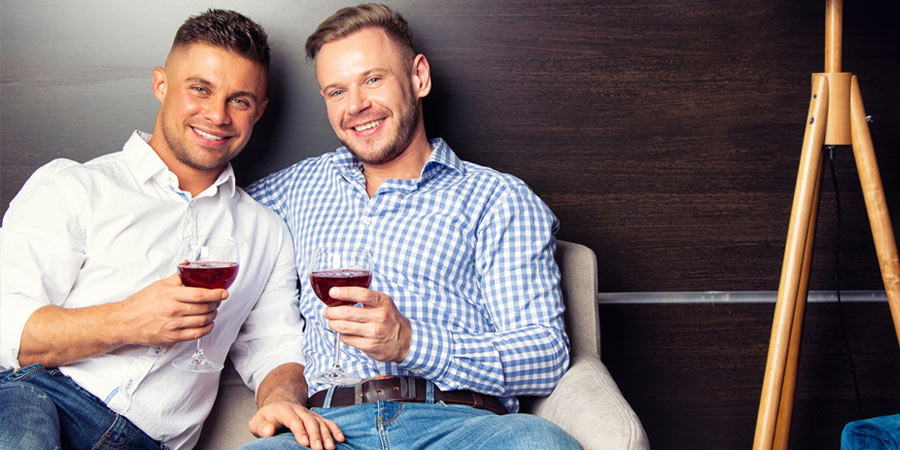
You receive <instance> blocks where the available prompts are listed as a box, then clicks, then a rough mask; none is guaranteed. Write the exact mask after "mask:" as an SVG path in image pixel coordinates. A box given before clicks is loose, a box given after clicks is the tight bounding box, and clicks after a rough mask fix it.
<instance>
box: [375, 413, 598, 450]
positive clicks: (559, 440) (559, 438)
mask: <svg viewBox="0 0 900 450" xmlns="http://www.w3.org/2000/svg"><path fill="white" fill-rule="evenodd" d="M396 425H397V426H396V428H395V429H393V430H391V432H390V434H389V438H390V439H391V441H392V443H399V442H400V441H402V442H403V445H402V446H398V447H397V448H428V449H442V448H458V449H481V450H490V449H498V450H528V449H535V450H538V449H549V448H552V449H558V450H566V449H580V448H581V446H580V445H579V444H578V442H577V441H575V439H574V438H572V437H571V436H570V435H569V434H568V433H566V432H565V431H564V430H563V429H562V428H560V427H559V426H557V425H556V424H554V423H552V422H550V421H548V420H546V419H543V418H540V417H538V416H534V415H531V414H505V415H497V414H494V413H492V412H490V411H485V410H481V409H476V408H472V407H468V406H461V405H444V404H434V405H425V404H407V405H405V407H404V411H403V414H402V415H401V419H400V420H398V421H396ZM392 426H393V424H392ZM417 442H418V444H417Z"/></svg>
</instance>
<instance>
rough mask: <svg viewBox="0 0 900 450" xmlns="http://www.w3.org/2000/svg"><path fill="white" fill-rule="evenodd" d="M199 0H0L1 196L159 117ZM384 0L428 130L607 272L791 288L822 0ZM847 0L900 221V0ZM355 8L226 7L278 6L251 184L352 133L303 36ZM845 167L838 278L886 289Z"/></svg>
mask: <svg viewBox="0 0 900 450" xmlns="http://www.w3.org/2000/svg"><path fill="white" fill-rule="evenodd" d="M202 3H203V2H201V3H196V2H179V1H175V0H162V1H159V2H156V3H155V5H157V7H154V8H151V9H150V10H148V11H144V12H142V14H141V15H140V17H137V16H135V15H134V13H133V11H132V9H133V7H132V6H131V5H130V4H128V3H127V2H114V1H98V0H93V1H84V2H63V1H59V0H43V1H39V2H18V1H14V0H3V14H2V15H0V20H2V27H0V33H2V40H0V41H2V46H3V52H2V56H0V57H2V64H0V71H2V84H0V94H2V105H0V112H2V121H0V127H2V128H0V131H2V133H0V149H2V153H0V158H2V173H0V174H2V177H0V178H2V185H0V209H2V210H3V211H5V209H6V206H7V204H8V202H9V200H10V199H11V198H12V196H13V195H14V193H15V192H16V191H17V190H18V189H19V187H20V186H21V184H22V183H23V182H24V180H25V179H26V178H27V176H28V174H30V173H31V171H33V170H34V169H35V168H36V167H38V166H39V165H40V164H43V163H45V162H46V161H48V160H50V159H51V158H53V157H56V156H67V157H70V158H74V159H77V160H86V159H88V158H90V157H93V156H96V155H99V154H102V153H107V152H109V151H113V150H115V149H117V148H119V147H120V146H121V144H122V142H123V141H124V140H125V138H126V137H127V135H128V133H129V132H130V131H131V130H132V129H133V128H143V129H149V128H150V126H151V123H152V120H153V116H154V112H155V109H156V100H155V99H154V98H153V97H152V95H151V92H150V83H149V80H150V74H151V70H152V68H153V67H154V66H155V65H158V64H161V63H162V62H163V59H164V57H165V52H166V49H167V46H168V44H169V42H170V40H171V36H172V34H173V33H174V30H175V28H177V26H178V25H179V24H180V22H181V21H182V20H183V19H184V18H185V17H186V16H187V15H189V14H192V13H195V12H197V11H199V10H201V9H203V8H204V7H205V6H206V5H203V4H202ZM350 3H351V2H339V4H350ZM390 3H391V4H392V5H394V6H395V7H396V8H397V9H398V10H400V11H401V12H403V13H404V14H405V15H406V17H407V18H408V19H409V21H410V23H411V24H412V26H413V29H414V32H415V33H416V36H417V42H418V45H419V47H420V49H421V50H422V51H423V52H424V53H425V54H426V55H427V56H428V57H429V60H430V62H431V67H432V70H433V77H434V89H433V92H432V94H431V95H430V96H429V98H428V99H426V105H425V111H426V115H427V123H428V129H429V134H430V135H432V136H443V137H445V138H446V139H447V140H448V142H449V143H450V144H451V145H452V146H453V148H454V149H455V150H457V151H458V153H459V154H460V155H461V156H462V157H463V158H465V159H469V160H472V161H475V162H478V163H482V164H485V165H489V166H492V167H495V168H497V169H499V170H501V171H504V172H510V173H513V174H515V175H517V176H519V177H521V178H522V179H524V180H525V181H527V182H528V183H529V184H530V185H531V186H532V187H533V188H534V189H535V191H536V192H537V193H538V194H540V195H541V197H542V198H544V199H545V200H546V202H547V203H548V204H549V205H550V207H551V208H552V209H553V211H554V212H555V213H556V214H557V215H558V216H559V218H560V219H561V222H562V229H561V232H560V237H561V238H563V239H567V240H571V241H576V242H581V243H584V244H587V245H589V246H590V247H591V248H593V249H594V250H595V251H596V252H597V254H598V257H599V259H600V270H601V273H600V280H599V281H600V289H601V290H603V291H698V290H699V291H702V290H771V289H775V288H776V287H777V285H778V279H779V274H780V270H781V260H782V255H783V250H782V249H783V245H784V239H785V236H786V230H787V221H788V215H789V211H790V205H791V197H792V193H793V185H794V180H795V176H796V171H797V165H798V159H799V152H800V144H801V141H802V135H803V127H804V121H805V114H806V112H807V110H808V96H809V89H810V73H812V72H817V71H821V70H823V68H824V56H823V53H824V50H823V49H824V2H822V1H821V0H817V1H811V0H803V1H783V0H765V1H760V2H745V1H738V0H709V1H690V0H671V1H656V0H639V1H633V0H627V1H626V0H613V1H604V2H594V1H588V0H577V1H567V2H545V1H534V0H499V1H492V2H484V1H475V0H421V1H396V2H390ZM845 3H846V4H845V20H844V52H843V54H844V61H843V66H844V69H845V70H847V71H852V72H856V73H858V74H859V77H860V82H861V85H862V93H863V96H864V97H865V105H866V109H867V112H868V113H869V114H871V115H872V116H873V117H874V119H875V122H874V124H873V138H874V141H875V146H876V151H878V158H879V163H880V165H881V168H882V176H883V181H884V186H885V189H886V191H887V194H888V202H889V205H890V207H891V212H892V218H893V221H894V224H895V227H896V226H897V225H896V224H897V223H898V220H900V212H898V209H900V203H898V201H897V197H898V196H900V179H898V174H900V153H898V152H897V151H896V149H897V148H898V147H900V145H898V144H900V108H897V106H896V105H897V104H898V101H900V83H897V80H898V79H900V39H898V37H900V31H898V30H900V29H898V27H896V26H895V24H893V23H892V22H890V19H889V18H891V17H896V16H895V15H894V14H893V13H894V10H895V9H896V2H895V1H894V0H877V1H868V2H850V1H848V2H845ZM339 4H336V3H335V2H330V1H322V0H318V1H309V2H302V3H297V2H293V1H287V0H280V1H278V0H273V1H268V2H251V1H249V0H248V1H240V0H233V1H227V2H224V3H223V2H217V3H216V5H217V6H222V7H230V8H236V9H238V10H241V11H243V12H245V13H247V14H248V15H250V16H251V17H253V18H255V19H257V20H259V21H260V22H261V23H263V24H264V25H265V26H266V28H267V30H268V31H269V34H270V37H271V41H272V46H273V67H272V74H271V78H272V79H271V86H270V96H271V98H272V102H271V103H270V106H269V110H268V111H267V112H266V115H265V116H264V118H263V120H262V121H261V122H260V124H259V125H258V126H257V130H256V132H255V134H254V138H253V140H252V141H251V144H250V146H248V148H247V149H246V150H245V151H244V153H243V154H242V155H241V156H240V157H239V158H238V160H236V163H235V165H236V167H237V169H238V172H239V177H240V180H241V182H242V183H247V182H249V181H252V180H253V179H256V178H259V177H261V176H264V175H265V174H267V173H269V172H272V171H274V170H277V169H280V168H282V167H285V166H287V165H288V164H290V163H292V162H293V161H296V160H298V159H300V158H303V157H305V156H312V155H317V154H320V153H322V152H324V151H327V150H330V149H333V148H334V147H335V146H336V140H335V139H334V137H333V135H332V133H331V130H330V128H329V126H328V124H327V121H326V119H325V114H324V107H323V105H322V102H321V99H320V97H319V95H318V92H317V87H316V85H315V80H314V77H313V74H312V68H311V67H310V65H309V64H307V63H305V62H304V57H303V51H302V44H303V41H304V39H305V37H306V36H307V35H308V34H309V32H311V31H312V29H313V28H314V27H315V25H316V24H317V23H318V22H319V21H320V20H321V19H323V18H324V17H325V16H326V15H327V14H329V13H330V12H331V11H333V10H334V9H335V8H336V7H337V6H339ZM301 5H302V6H301ZM836 166H837V173H838V177H839V185H840V188H841V190H842V194H841V199H842V202H843V213H844V214H843V230H842V232H843V240H842V246H841V261H842V267H841V271H842V279H843V280H845V285H844V286H843V287H844V288H847V289H881V286H882V284H881V280H880V276H879V271H878V267H877V262H876V259H875V255H874V249H873V246H872V243H871V237H870V235H869V228H868V224H867V219H866V216H865V209H864V206H863V202H862V198H861V195H860V192H859V191H860V189H859V183H858V181H857V177H856V169H855V165H854V163H853V160H852V157H851V156H850V153H849V152H847V151H842V152H839V155H838V161H837V163H836ZM823 190H824V195H823V202H822V213H821V220H820V225H819V241H818V243H817V253H816V254H817V257H816V259H815V262H814V265H813V269H812V277H811V288H812V289H830V288H832V287H833V281H832V279H833V277H832V271H833V267H832V260H833V258H831V255H832V254H833V253H834V249H835V244H834V236H835V234H836V230H835V225H836V215H835V207H834V194H833V193H832V183H831V181H830V179H828V180H826V182H825V184H824V186H823ZM823 255H824V256H826V257H823Z"/></svg>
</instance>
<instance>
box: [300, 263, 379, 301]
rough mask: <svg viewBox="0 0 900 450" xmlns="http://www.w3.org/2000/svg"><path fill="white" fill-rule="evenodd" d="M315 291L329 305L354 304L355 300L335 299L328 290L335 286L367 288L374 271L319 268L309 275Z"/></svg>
mask: <svg viewBox="0 0 900 450" xmlns="http://www.w3.org/2000/svg"><path fill="white" fill-rule="evenodd" d="M309 280H310V282H311V283H312V286H313V291H315V292H316V295H317V296H318V297H319V299H320V300H322V302H324V303H325V304H326V305H328V306H341V305H352V304H354V302H348V301H344V300H335V299H333V298H331V296H329V295H328V291H329V290H330V289H331V288H333V287H335V286H359V287H364V288H367V287H369V283H371V282H372V272H369V271H368V270H353V269H341V270H319V271H316V272H313V273H311V274H310V275H309Z"/></svg>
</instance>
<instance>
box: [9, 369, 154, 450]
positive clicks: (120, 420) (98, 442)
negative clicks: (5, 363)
mask: <svg viewBox="0 0 900 450" xmlns="http://www.w3.org/2000/svg"><path fill="white" fill-rule="evenodd" d="M8 378H14V380H15V382H17V383H23V384H28V385H31V386H32V387H34V388H36V389H39V390H40V391H41V392H42V393H44V394H45V395H46V396H47V398H49V399H50V400H51V401H52V402H53V404H54V406H55V407H56V411H57V417H58V423H59V425H58V430H59V431H58V433H57V434H58V436H59V439H60V441H61V443H62V446H63V447H64V448H77V449H81V448H88V449H98V450H100V449H118V450H124V449H160V448H164V447H163V446H161V445H160V444H159V443H158V442H156V441H154V440H153V439H151V438H150V437H149V436H147V435H146V434H145V433H144V432H143V431H141V430H140V429H139V428H137V427H136V426H134V424H132V423H131V422H130V421H129V420H128V419H127V418H125V417H124V416H121V415H119V414H117V413H116V412H114V411H112V410H111V409H109V408H108V407H107V406H106V404H105V403H103V402H102V401H101V400H100V399H98V398H97V397H95V396H94V395H93V394H91V393H90V392H88V391H86V390H85V389H84V388H82V387H81V386H79V385H78V383H75V381H73V380H72V379H71V378H69V377H68V376H66V375H65V374H63V373H62V372H60V371H59V370H58V369H45V368H44V367H42V366H40V365H33V366H28V367H23V368H22V369H19V370H18V371H16V372H15V373H13V374H12V375H10V377H8Z"/></svg>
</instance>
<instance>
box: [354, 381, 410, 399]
mask: <svg viewBox="0 0 900 450" xmlns="http://www.w3.org/2000/svg"><path fill="white" fill-rule="evenodd" d="M391 378H396V379H397V384H398V386H393V387H391V389H393V390H394V391H399V395H400V398H389V397H393V396H388V395H385V394H383V393H382V392H381V389H375V390H374V393H375V395H374V397H375V398H374V399H368V400H369V401H375V400H401V401H409V400H415V398H416V380H415V377H405V376H393V375H379V376H375V377H371V378H366V379H365V380H362V381H360V382H359V383H356V384H355V385H353V403H354V404H356V405H358V404H360V403H367V401H366V400H367V398H366V394H367V393H369V392H370V391H369V390H367V389H366V385H367V384H369V383H370V382H372V381H379V380H387V379H391Z"/></svg>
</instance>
